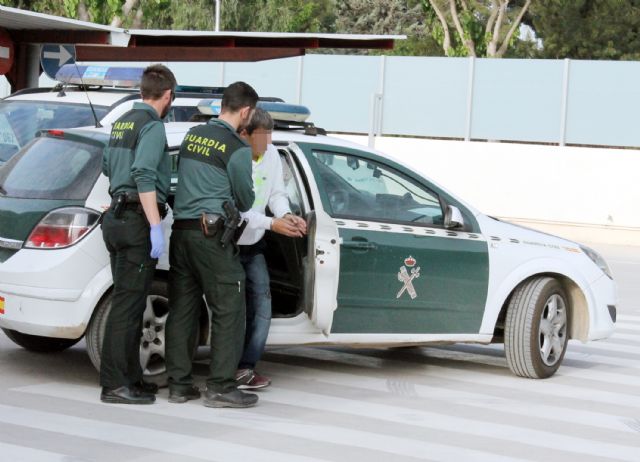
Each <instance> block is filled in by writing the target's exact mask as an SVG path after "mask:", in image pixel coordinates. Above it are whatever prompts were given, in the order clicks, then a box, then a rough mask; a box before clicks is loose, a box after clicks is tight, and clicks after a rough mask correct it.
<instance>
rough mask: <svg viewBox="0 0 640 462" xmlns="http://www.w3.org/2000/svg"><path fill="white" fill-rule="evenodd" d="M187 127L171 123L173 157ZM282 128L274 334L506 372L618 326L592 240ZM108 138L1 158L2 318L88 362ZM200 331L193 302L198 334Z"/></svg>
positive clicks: (105, 264) (105, 308) (104, 281)
mask: <svg viewBox="0 0 640 462" xmlns="http://www.w3.org/2000/svg"><path fill="white" fill-rule="evenodd" d="M191 126H193V124H186V123H170V124H167V133H168V141H169V145H170V146H171V147H172V150H173V152H174V153H175V152H176V150H177V147H178V146H179V145H180V142H181V141H182V138H183V136H184V135H185V133H186V131H187V130H188V129H189V128H190V127H191ZM288 128H289V129H288V130H278V129H276V131H275V132H274V137H273V138H274V144H275V145H276V146H277V147H278V150H279V152H280V154H281V156H282V163H283V169H284V178H285V181H286V187H287V191H288V195H289V199H290V203H291V209H292V211H294V213H297V214H299V215H301V216H305V217H307V220H308V223H309V230H310V232H309V235H308V236H307V237H306V238H304V239H290V238H284V237H282V236H279V235H275V234H272V233H268V234H267V241H268V242H267V243H268V245H267V261H268V264H269V270H270V274H271V278H272V295H273V317H274V319H273V323H272V327H271V332H270V335H269V341H268V342H269V344H270V345H291V344H305V345H314V344H315V345H352V346H364V345H373V344H375V345H388V346H393V345H416V344H429V343H456V342H473V343H485V344H487V343H492V342H495V343H504V344H505V351H506V356H507V361H508V364H509V366H510V368H511V370H512V371H513V372H514V373H515V374H517V375H520V376H525V377H533V378H543V377H548V376H551V375H552V374H553V373H554V372H555V371H556V370H557V369H558V367H559V366H560V363H561V362H562V359H563V356H564V354H565V351H566V346H567V341H568V339H569V338H574V339H579V340H581V341H583V342H586V341H588V340H596V339H601V338H605V337H608V336H610V335H611V334H612V333H613V330H614V324H615V314H616V308H615V303H616V292H615V284H614V282H613V280H612V276H611V273H610V272H609V269H608V268H607V265H606V263H605V262H604V260H603V259H602V258H601V257H600V256H599V255H598V254H597V253H595V252H594V251H592V250H590V249H588V248H586V247H583V246H581V245H579V244H576V243H574V242H571V241H567V240H565V239H561V238H558V237H555V236H551V235H548V234H543V233H540V232H536V231H533V230H530V229H525V228H522V227H518V226H514V225H511V224H508V223H504V222H501V221H499V220H496V219H494V218H490V217H488V216H485V215H483V214H482V213H480V212H479V211H477V210H476V209H474V208H473V207H472V206H470V205H468V204H467V203H465V202H463V201H462V200H460V199H458V198H457V197H456V196H455V195H453V194H451V193H450V192H448V191H446V190H445V189H443V188H441V187H440V186H438V185H437V184H435V183H434V182H432V181H431V180H429V179H427V178H426V177H424V176H423V175H421V174H420V173H418V172H415V171H413V170H412V169H411V168H408V167H406V166H405V165H403V164H402V163H401V162H399V161H396V160H393V158H392V157H390V156H388V155H385V154H382V153H380V152H376V151H373V150H369V149H367V148H364V147H362V146H359V145H355V144H351V143H347V142H345V141H342V140H338V139H335V138H331V137H327V136H324V135H321V134H318V130H316V129H315V128H314V127H313V126H311V125H309V124H301V126H300V127H299V129H298V130H295V129H294V130H292V129H291V128H292V127H291V126H289V127H288ZM107 140H108V130H107V129H73V130H64V131H59V130H53V131H50V132H48V133H45V134H43V135H42V136H41V137H39V138H37V139H36V140H35V141H34V143H33V144H31V145H29V146H28V147H26V148H25V149H23V150H21V151H20V152H19V153H18V154H16V156H15V157H14V158H12V159H11V160H10V161H9V162H8V163H7V165H6V166H5V168H4V169H2V170H0V262H1V263H0V307H1V309H0V327H2V329H3V330H4V331H5V333H6V334H7V335H8V336H9V337H10V338H11V339H12V340H14V341H15V342H16V343H18V344H19V345H22V346H23V347H25V348H27V349H33V350H39V351H53V350H61V349H64V348H67V347H69V346H70V345H73V344H74V343H75V342H77V341H78V340H79V339H80V338H82V337H83V336H85V337H86V342H87V349H88V353H89V355H90V357H91V359H92V361H93V363H94V364H95V365H96V366H98V365H99V362H100V346H101V342H102V337H103V335H104V325H105V320H106V319H107V317H108V313H109V309H110V304H111V287H112V281H111V272H110V270H109V258H108V254H107V251H106V249H105V246H104V244H103V241H102V236H101V232H100V227H99V221H100V216H101V213H102V212H103V211H104V210H105V208H106V207H107V206H108V204H109V202H110V199H109V196H108V193H107V189H108V182H107V179H106V178H105V177H104V176H103V175H102V174H101V173H100V160H101V157H102V149H103V147H104V145H105V143H106V142H107ZM171 219H172V218H171V214H170V215H169V216H168V217H167V218H166V219H165V221H164V224H165V228H166V232H167V234H168V233H169V232H170V224H171ZM168 270H169V268H168V262H167V258H166V254H165V255H164V257H163V258H162V259H161V260H160V262H159V265H158V268H157V271H156V278H155V281H154V283H153V287H152V291H151V294H150V295H149V297H148V305H147V310H146V312H145V315H144V324H143V332H142V336H141V345H140V356H141V361H142V365H143V368H144V370H145V373H146V374H147V376H148V378H149V379H153V378H156V379H157V380H161V378H162V374H163V372H164V322H165V319H166V316H167V313H168V310H169V303H168V299H167V274H168ZM208 331H209V329H208V311H207V309H206V306H205V304H204V303H203V308H202V315H201V323H200V339H199V343H200V344H206V342H207V335H208V334H207V333H208Z"/></svg>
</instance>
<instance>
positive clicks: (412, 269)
mask: <svg viewBox="0 0 640 462" xmlns="http://www.w3.org/2000/svg"><path fill="white" fill-rule="evenodd" d="M416 263H417V262H416V259H415V258H413V257H412V256H411V255H409V256H408V257H407V258H405V259H404V266H401V267H400V271H398V281H400V282H402V288H401V289H400V291H398V295H396V298H400V297H401V296H402V294H403V293H405V291H406V292H407V293H408V294H409V297H411V299H412V300H413V299H414V298H416V297H417V296H418V294H417V293H416V289H415V287H413V280H414V279H417V278H419V277H420V267H419V266H416ZM407 268H409V270H407Z"/></svg>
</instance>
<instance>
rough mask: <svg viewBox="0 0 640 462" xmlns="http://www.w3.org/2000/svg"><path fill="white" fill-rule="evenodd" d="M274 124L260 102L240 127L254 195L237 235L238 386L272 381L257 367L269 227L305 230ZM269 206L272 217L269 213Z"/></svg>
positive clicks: (267, 300)
mask: <svg viewBox="0 0 640 462" xmlns="http://www.w3.org/2000/svg"><path fill="white" fill-rule="evenodd" d="M273 125H274V124H273V119H272V118H271V116H270V115H269V113H268V112H266V111H264V110H263V109H260V108H256V111H255V113H254V114H253V117H252V118H251V121H250V122H249V125H247V127H246V128H245V129H244V130H242V132H241V136H242V137H243V138H244V139H245V140H246V141H247V142H248V143H249V144H250V145H251V153H252V158H253V189H254V192H255V200H254V202H253V206H252V207H251V209H250V210H249V211H248V212H245V213H243V218H245V219H246V220H247V226H246V228H245V230H244V232H243V233H242V236H241V237H240V239H239V240H238V245H239V247H240V262H241V263H242V266H243V267H244V271H245V275H246V305H247V318H246V319H247V321H246V322H247V327H246V331H245V341H244V350H243V353H242V358H241V359H240V363H239V364H238V371H237V372H236V382H237V384H238V388H240V389H260V388H264V387H266V386H268V385H269V384H270V383H271V380H270V379H269V378H268V377H265V376H263V375H260V374H258V373H257V372H256V370H255V367H256V363H257V362H258V361H259V360H260V357H261V356H262V353H263V352H264V348H265V345H266V342H267V336H268V334H269V326H270V325H271V291H270V289H269V272H268V270H267V263H266V260H265V257H264V250H265V242H264V234H265V231H266V230H271V231H273V232H275V233H278V234H282V235H284V236H289V237H293V238H296V237H302V236H304V235H305V234H306V233H307V223H306V221H305V220H304V219H302V218H300V217H298V216H296V215H294V214H292V213H291V210H290V208H289V199H288V197H287V193H286V191H285V188H284V181H283V177H282V162H281V160H280V154H278V151H277V149H276V148H275V146H273V144H271V132H272V130H273ZM267 206H269V209H270V210H271V212H272V213H273V215H274V217H273V218H272V217H268V216H267V215H266V207H267Z"/></svg>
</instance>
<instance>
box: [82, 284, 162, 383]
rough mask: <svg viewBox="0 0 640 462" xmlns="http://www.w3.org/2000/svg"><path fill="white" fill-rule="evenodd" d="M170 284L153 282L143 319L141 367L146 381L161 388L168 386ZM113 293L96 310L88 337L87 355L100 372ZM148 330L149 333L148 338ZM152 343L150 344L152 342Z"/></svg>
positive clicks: (88, 330)
mask: <svg viewBox="0 0 640 462" xmlns="http://www.w3.org/2000/svg"><path fill="white" fill-rule="evenodd" d="M168 290H169V287H168V284H167V281H165V280H162V279H154V281H153V282H152V284H151V290H150V292H149V296H148V297H147V309H146V310H145V314H144V316H143V318H144V319H143V326H142V330H143V335H142V338H141V340H140V356H141V363H142V362H143V361H145V362H146V367H143V372H144V380H145V381H147V382H152V383H156V384H157V385H159V386H165V385H166V384H167V369H166V364H165V356H164V347H165V345H164V326H165V322H166V319H167V314H168V313H169V302H168ZM112 298H113V297H112V292H109V293H108V294H107V295H106V296H105V297H103V299H102V300H101V301H100V303H99V304H98V306H97V307H96V309H95V311H94V313H93V316H92V318H91V322H90V323H89V327H88V328H87V333H86V342H87V353H88V354H89V358H90V359H91V362H92V363H93V365H94V366H95V368H96V369H97V370H98V371H99V370H100V355H101V354H102V340H103V338H104V330H105V327H106V324H107V319H108V317H109V312H110V311H111V300H112ZM145 330H147V331H149V332H148V333H147V334H145ZM149 340H150V341H149Z"/></svg>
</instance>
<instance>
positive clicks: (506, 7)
mask: <svg viewBox="0 0 640 462" xmlns="http://www.w3.org/2000/svg"><path fill="white" fill-rule="evenodd" d="M531 1H532V0H422V4H423V7H424V9H425V12H426V14H427V16H428V17H429V18H431V19H433V18H434V16H435V18H437V21H438V26H437V27H435V28H434V37H435V38H436V39H437V40H438V42H439V43H441V45H442V49H443V50H444V52H445V54H446V55H447V56H487V57H490V58H501V57H503V56H504V55H505V53H507V50H508V49H509V47H510V46H512V45H513V42H514V41H516V40H518V35H517V34H516V32H517V31H518V28H519V27H520V24H521V22H522V18H523V17H524V15H525V14H526V12H527V10H528V9H529V6H530V5H531Z"/></svg>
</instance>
